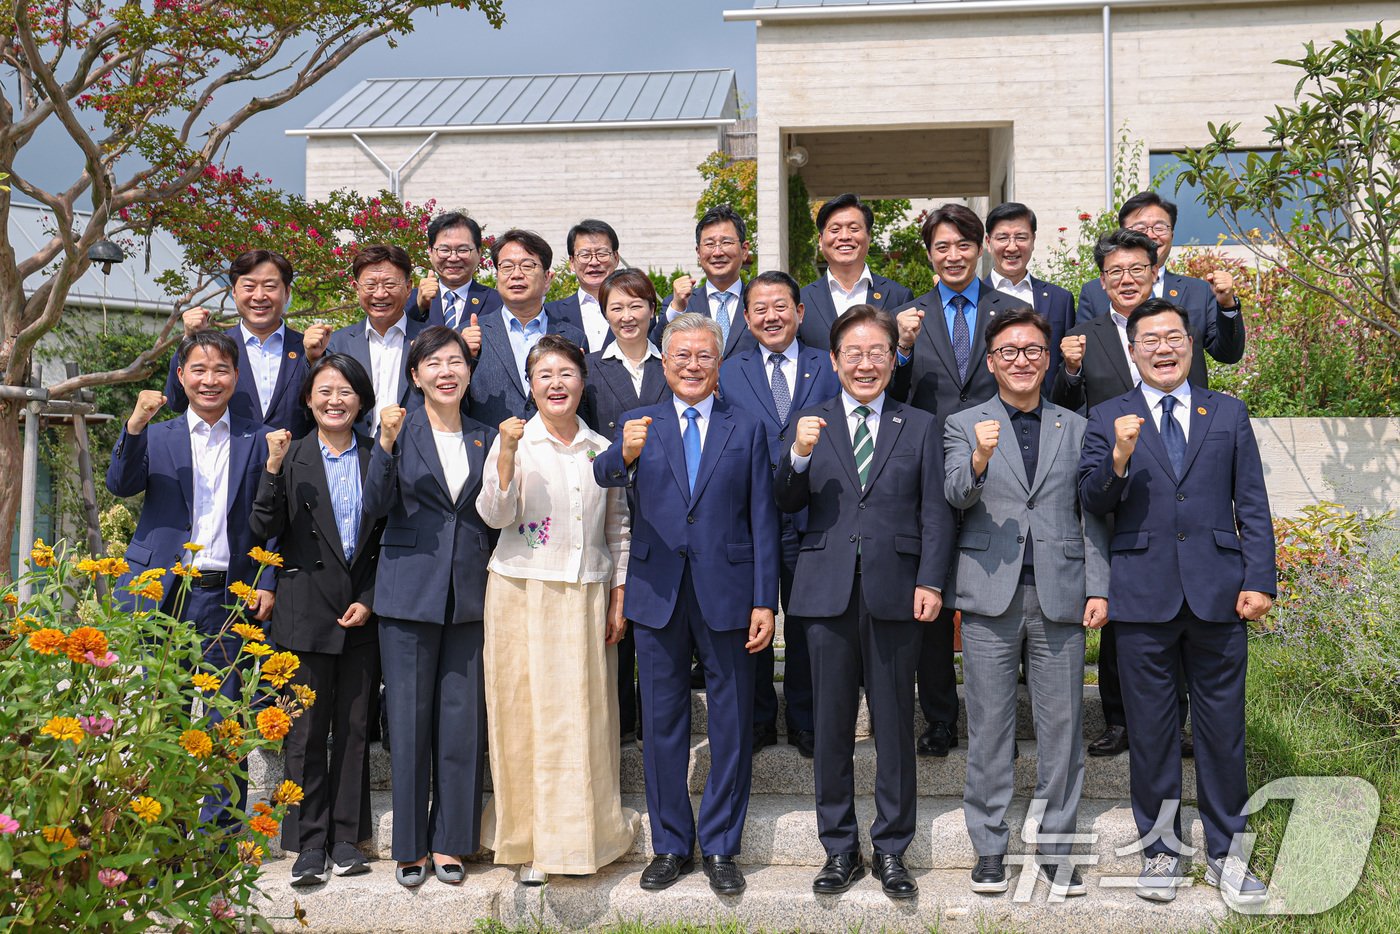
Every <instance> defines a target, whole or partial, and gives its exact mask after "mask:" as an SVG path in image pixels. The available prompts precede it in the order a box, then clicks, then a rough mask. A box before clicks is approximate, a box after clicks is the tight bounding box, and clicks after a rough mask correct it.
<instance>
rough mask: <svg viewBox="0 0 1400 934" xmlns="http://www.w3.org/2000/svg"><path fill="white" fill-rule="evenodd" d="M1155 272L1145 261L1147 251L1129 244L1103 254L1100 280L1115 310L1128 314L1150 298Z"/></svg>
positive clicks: (1146, 260) (1149, 263)
mask: <svg viewBox="0 0 1400 934" xmlns="http://www.w3.org/2000/svg"><path fill="white" fill-rule="evenodd" d="M1155 276H1156V271H1155V270H1154V269H1153V268H1152V264H1151V262H1149V261H1148V258H1147V251H1146V250H1134V249H1132V248H1131V247H1128V248H1124V249H1120V250H1114V251H1113V252H1112V253H1110V254H1108V256H1106V257H1104V261H1103V273H1102V274H1101V275H1100V276H1099V281H1100V282H1101V283H1103V290H1104V291H1105V292H1106V293H1108V300H1109V301H1110V302H1112V303H1113V309H1114V311H1117V312H1118V313H1119V314H1120V315H1123V316H1124V317H1127V316H1128V315H1130V314H1132V313H1133V309H1134V308H1136V307H1137V306H1139V305H1141V304H1142V303H1143V302H1145V301H1147V300H1148V299H1149V298H1151V297H1152V279H1153V278H1154V277H1155Z"/></svg>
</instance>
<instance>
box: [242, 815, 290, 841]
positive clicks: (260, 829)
mask: <svg viewBox="0 0 1400 934" xmlns="http://www.w3.org/2000/svg"><path fill="white" fill-rule="evenodd" d="M248 829H249V830H251V831H252V832H253V833H259V834H262V835H263V836H264V837H275V836H277V831H279V830H281V829H282V825H281V824H279V823H277V820H276V818H272V817H268V816H267V815H266V814H258V815H257V816H255V817H252V818H250V819H249V821H248Z"/></svg>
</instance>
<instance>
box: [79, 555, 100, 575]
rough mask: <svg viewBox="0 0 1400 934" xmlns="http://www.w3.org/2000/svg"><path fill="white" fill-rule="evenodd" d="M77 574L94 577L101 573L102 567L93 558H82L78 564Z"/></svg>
mask: <svg viewBox="0 0 1400 934" xmlns="http://www.w3.org/2000/svg"><path fill="white" fill-rule="evenodd" d="M78 573H80V574H86V575H87V576H89V577H96V576H97V575H98V574H100V573H102V565H100V564H98V563H97V560H96V559H94V558H84V559H83V560H81V561H79V562H78Z"/></svg>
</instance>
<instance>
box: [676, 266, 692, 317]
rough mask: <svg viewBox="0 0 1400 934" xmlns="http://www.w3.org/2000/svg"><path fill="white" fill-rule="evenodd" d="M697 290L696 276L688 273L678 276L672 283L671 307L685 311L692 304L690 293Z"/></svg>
mask: <svg viewBox="0 0 1400 934" xmlns="http://www.w3.org/2000/svg"><path fill="white" fill-rule="evenodd" d="M694 291H695V278H694V277H693V276H691V275H690V273H686V274H685V275H683V276H677V277H676V280H675V281H674V282H672V283H671V307H672V308H674V309H675V310H676V311H678V312H679V311H685V310H686V307H687V306H688V305H689V304H690V295H691V293H692V292H694Z"/></svg>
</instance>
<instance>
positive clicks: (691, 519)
mask: <svg viewBox="0 0 1400 934" xmlns="http://www.w3.org/2000/svg"><path fill="white" fill-rule="evenodd" d="M685 521H686V522H688V523H690V524H691V525H694V524H695V517H694V516H686V517H685Z"/></svg>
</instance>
